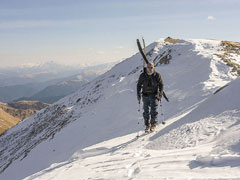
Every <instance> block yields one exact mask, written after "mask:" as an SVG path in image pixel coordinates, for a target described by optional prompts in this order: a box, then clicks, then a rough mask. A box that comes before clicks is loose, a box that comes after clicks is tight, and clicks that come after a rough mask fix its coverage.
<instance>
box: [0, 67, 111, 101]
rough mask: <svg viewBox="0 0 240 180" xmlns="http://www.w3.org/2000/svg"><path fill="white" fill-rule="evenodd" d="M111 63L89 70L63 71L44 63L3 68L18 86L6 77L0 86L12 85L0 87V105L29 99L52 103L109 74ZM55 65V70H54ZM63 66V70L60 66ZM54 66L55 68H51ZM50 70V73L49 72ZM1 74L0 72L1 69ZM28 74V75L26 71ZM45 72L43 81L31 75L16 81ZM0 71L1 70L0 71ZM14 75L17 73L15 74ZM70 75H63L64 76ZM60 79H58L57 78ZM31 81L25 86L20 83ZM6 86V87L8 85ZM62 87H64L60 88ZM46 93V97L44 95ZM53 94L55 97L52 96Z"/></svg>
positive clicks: (86, 68) (89, 68)
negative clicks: (19, 77)
mask: <svg viewBox="0 0 240 180" xmlns="http://www.w3.org/2000/svg"><path fill="white" fill-rule="evenodd" d="M113 65H114V63H106V64H100V65H97V66H90V67H81V68H80V67H79V68H75V67H74V68H72V69H71V68H70V69H68V68H69V67H67V69H64V66H63V65H58V64H55V63H47V64H43V65H41V66H39V67H38V66H33V67H29V66H27V67H24V68H22V69H21V68H11V69H10V70H7V69H5V70H4V71H6V72H3V73H4V74H3V76H10V77H9V78H12V79H14V80H16V82H17V83H18V84H19V85H16V83H14V82H12V81H11V80H9V81H8V79H9V78H7V77H6V78H3V80H4V82H5V83H4V82H3V83H2V84H1V83H0V84H1V86H3V85H4V84H6V83H8V82H9V83H10V84H14V85H11V86H4V87H0V101H2V102H11V101H21V100H32V101H42V102H46V103H53V102H55V101H57V100H59V99H60V98H62V97H64V96H66V95H68V94H71V93H73V92H75V91H76V90H77V89H78V88H79V87H80V86H82V85H83V83H86V82H89V81H91V80H93V79H94V78H96V77H97V76H99V75H100V74H103V73H104V72H106V71H108V70H109V69H110V68H111V67H112V66H113ZM55 66H56V67H55ZM62 66H63V67H62ZM54 67H55V68H54ZM50 70H51V71H50ZM53 70H54V72H55V71H56V74H55V75H52V71H53ZM2 71H3V70H2ZM29 71H30V72H29ZM38 71H40V72H42V71H44V72H45V75H46V78H45V79H44V80H47V81H43V79H42V80H39V79H38V78H37V77H34V76H32V77H31V78H29V77H28V76H26V81H25V80H24V81H19V79H18V76H25V75H24V74H26V73H32V72H38ZM0 72H1V69H0ZM16 72H17V74H16ZM66 73H67V74H69V75H70V76H66V77H65V75H67V74H66ZM60 76H61V77H60ZM56 77H60V78H57V79H53V78H56ZM0 82H1V77H0ZM24 82H25V83H26V82H30V83H27V84H21V83H24ZM9 83H8V84H9ZM61 84H64V86H62V85H61ZM56 88H57V90H58V94H57V95H56V94H55V92H56ZM46 93H47V94H46ZM52 94H54V95H52Z"/></svg>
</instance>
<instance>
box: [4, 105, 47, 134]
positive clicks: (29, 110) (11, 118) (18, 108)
mask: <svg viewBox="0 0 240 180" xmlns="http://www.w3.org/2000/svg"><path fill="white" fill-rule="evenodd" d="M47 106H49V104H46V103H41V102H38V101H17V102H11V103H1V102H0V134H2V133H3V132H5V131H6V130H7V129H9V128H11V127H12V126H14V125H16V124H17V123H19V122H20V121H22V120H24V119H26V118H27V117H29V116H31V115H33V114H35V113H36V112H38V111H39V110H41V109H43V108H45V107H47Z"/></svg>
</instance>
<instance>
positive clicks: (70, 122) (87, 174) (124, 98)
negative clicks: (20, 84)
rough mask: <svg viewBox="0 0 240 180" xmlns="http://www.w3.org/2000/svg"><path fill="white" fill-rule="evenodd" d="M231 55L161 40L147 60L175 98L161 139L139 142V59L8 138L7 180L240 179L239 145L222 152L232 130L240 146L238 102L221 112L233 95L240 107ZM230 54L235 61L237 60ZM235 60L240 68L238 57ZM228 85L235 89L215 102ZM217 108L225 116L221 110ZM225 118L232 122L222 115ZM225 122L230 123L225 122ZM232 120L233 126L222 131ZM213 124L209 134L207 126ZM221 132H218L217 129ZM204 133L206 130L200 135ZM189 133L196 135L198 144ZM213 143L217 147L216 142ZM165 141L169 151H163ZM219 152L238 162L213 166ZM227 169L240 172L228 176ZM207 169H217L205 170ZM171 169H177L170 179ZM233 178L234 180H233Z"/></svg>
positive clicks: (217, 45) (0, 166)
mask: <svg viewBox="0 0 240 180" xmlns="http://www.w3.org/2000/svg"><path fill="white" fill-rule="evenodd" d="M224 52H225V50H224V47H223V45H222V43H221V41H217V40H204V39H187V40H182V39H179V40H177V41H174V42H168V41H165V40H164V39H160V40H159V41H157V42H154V43H152V44H150V45H149V46H147V57H148V58H149V60H150V61H153V62H154V63H155V64H156V65H157V67H156V71H158V72H160V73H161V75H162V77H163V81H164V83H165V91H166V94H167V96H168V97H169V98H170V102H169V103H166V102H165V101H163V108H164V118H165V120H166V123H167V125H166V127H161V126H159V127H158V133H156V134H150V135H149V136H144V135H141V137H140V138H139V140H138V139H136V138H135V137H136V135H137V133H138V132H139V131H140V130H142V129H143V119H142V114H141V113H138V112H137V109H138V104H137V100H136V81H137V79H138V77H139V75H140V73H141V70H142V60H141V59H142V58H141V56H140V54H139V53H137V54H135V55H133V56H132V57H130V58H128V59H126V60H124V61H123V62H121V63H119V64H117V65H116V66H114V67H113V68H112V69H111V70H110V71H108V72H106V73H104V74H103V75H101V76H99V77H98V78H96V79H94V80H93V81H91V82H89V83H88V84H85V85H84V86H83V87H81V88H80V89H79V90H78V91H77V92H75V93H73V94H71V95H69V96H66V97H65V98H63V99H61V100H59V101H58V102H56V103H54V104H53V105H51V106H49V107H47V108H45V109H43V110H41V111H40V112H38V113H36V114H35V115H33V116H32V117H30V118H28V119H26V120H25V121H23V122H21V123H19V124H18V126H15V127H14V128H12V129H10V130H9V131H7V133H5V134H4V135H3V136H1V137H0V145H1V146H0V147H1V149H0V152H1V155H0V160H1V161H0V170H1V175H0V178H3V179H12V180H14V179H23V178H25V177H27V176H29V177H27V178H26V179H59V178H61V179H74V178H75V179H76V177H78V178H79V179H88V178H90V179H91V178H92V179H103V178H105V179H114V178H115V179H130V178H134V177H136V178H142V179H146V177H149V176H150V175H151V178H159V177H163V178H171V177H173V176H174V177H179V176H180V175H181V176H185V175H190V176H188V177H193V178H195V179H196V178H202V177H203V176H204V177H206V176H208V178H216V177H217V178H219V177H228V178H229V177H231V178H235V177H239V176H240V175H239V173H238V172H239V171H236V170H239V169H238V167H237V166H239V163H238V162H239V161H238V160H239V159H238V153H239V150H236V149H237V148H238V147H239V144H238V142H237V141H233V142H232V144H231V147H232V148H233V149H235V150H234V151H232V152H230V151H225V152H224V151H220V150H219V149H221V148H222V149H224V148H225V147H229V145H230V144H228V145H226V146H225V145H224V144H222V145H221V144H220V143H218V144H217V143H216V141H217V139H218V138H221V135H224V136H225V135H227V134H225V133H224V131H225V129H226V128H230V127H234V128H235V131H234V133H231V134H229V137H228V139H229V138H230V137H231V139H237V138H238V136H237V134H238V133H239V130H238V124H239V123H238V121H239V119H238V118H237V117H239V116H238V115H239V114H238V113H239V110H240V107H239V104H235V102H236V101H233V104H231V101H230V102H228V103H229V104H228V103H226V106H221V104H219V102H221V97H222V96H223V95H222V93H225V92H227V94H230V93H231V92H232V93H233V96H234V97H235V98H236V99H237V98H239V95H238V94H235V92H236V89H235V88H236V87H238V85H236V86H235V85H231V83H230V82H233V84H235V83H234V82H236V84H238V83H239V81H238V80H236V81H233V80H235V79H236V78H237V77H238V73H237V72H236V71H233V67H231V66H229V65H227V63H226V62H224V61H223V60H222V59H221V58H220V57H219V55H217V54H224ZM230 53H232V55H233V53H234V52H230ZM234 60H235V62H236V63H240V58H239V55H238V54H236V53H234ZM228 83H230V84H229V86H227V87H226V88H224V89H223V90H221V91H219V92H218V93H216V94H215V95H214V96H213V94H214V92H216V91H217V90H218V89H219V88H221V87H222V86H225V85H227V84H228ZM231 86H232V87H231ZM228 87H229V88H228ZM230 87H231V88H230ZM211 98H212V99H213V100H211ZM216 99H217V100H216ZM224 100H226V99H224ZM204 103H206V104H204ZM215 103H216V104H215ZM213 104H214V105H215V106H216V109H218V108H219V110H216V109H214V106H213ZM204 105H205V106H206V107H205V106H204ZM210 105H211V106H210ZM204 108H207V109H204ZM212 108H213V109H212ZM205 110H208V111H206V112H205ZM222 110H223V112H225V111H226V112H225V113H226V114H218V113H219V112H220V111H222ZM203 111H204V112H203ZM212 111H213V113H214V112H215V113H216V114H213V116H212V117H213V119H214V120H213V123H211V112H212ZM230 111H234V112H236V113H235V114H234V113H229V112H230ZM228 113H229V116H227V114H228ZM220 117H221V118H222V120H220V122H218V121H217V120H218V118H220ZM232 117H233V119H231V120H229V122H230V123H227V124H223V125H222V126H221V124H222V122H224V121H227V120H228V118H232ZM159 121H161V119H160V120H159ZM205 121H206V122H207V127H205V126H204V122H205ZM137 122H139V125H138V123H137ZM194 123H196V124H194ZM201 125H202V126H201ZM216 125H218V126H217V127H218V129H215V126H216ZM187 127H189V128H187ZM199 127H202V129H200V130H198V129H199ZM188 129H189V130H188ZM215 132H216V133H215ZM221 132H223V134H222V133H221ZM225 132H227V131H225ZM142 133H143V132H142V131H140V134H142ZM188 133H189V134H190V133H192V134H191V135H190V136H189V138H190V139H188V136H187V135H188ZM218 135H219V136H218ZM178 136H179V137H178ZM161 138H162V139H161ZM191 138H192V139H191ZM209 138H210V139H211V138H212V139H211V140H212V141H210V142H209ZM159 139H160V140H159ZM165 139H166V146H164V145H163V144H161V142H162V141H163V140H165ZM108 140H109V141H108ZM198 143H199V145H198ZM205 145H206V146H205ZM215 145H219V146H218V147H217V149H218V150H219V151H216V152H221V153H222V152H224V153H225V154H223V155H224V156H226V155H229V157H230V158H229V159H228V158H227V159H224V161H227V160H230V161H228V162H227V163H222V164H221V163H220V165H219V166H217V167H213V166H214V164H213V165H212V164H211V157H212V156H211V155H214V152H215V151H213V152H212V151H211V150H217V149H215ZM201 152H202V154H201ZM234 152H235V154H234ZM233 155H235V157H234V156H233ZM216 157H221V158H222V157H223V156H215V157H214V158H216ZM35 162H37V163H35ZM122 162H123V163H122ZM204 162H205V164H204ZM201 163H203V164H201ZM164 164H165V165H166V166H167V167H164ZM199 164H201V165H199ZM209 164H210V165H209ZM226 164H230V165H232V166H234V167H236V168H234V169H231V168H227V167H226ZM121 165H123V166H124V167H123V168H122V166H121ZM206 166H207V167H208V166H210V167H208V168H210V169H206V171H205V169H204V170H201V167H206ZM111 167H112V168H111ZM142 167H143V168H142ZM169 167H171V169H170V170H169V171H167V170H168V168H169ZM178 167H179V170H178V171H177V173H176V175H174V174H173V172H174V171H176V169H177V168H178ZM199 167H200V168H199ZM194 168H195V169H196V168H197V170H194ZM211 168H213V169H211ZM144 169H146V171H145V170H144ZM13 172H19V173H18V174H15V173H13ZM37 172H38V173H37ZM163 172H164V173H163ZM212 172H216V174H213V173H212ZM226 172H230V175H229V176H225V175H226ZM34 173H36V174H34ZM184 174H185V175H184ZM80 175H81V177H79V176H80ZM191 175H194V176H191ZM185 177H186V176H185Z"/></svg>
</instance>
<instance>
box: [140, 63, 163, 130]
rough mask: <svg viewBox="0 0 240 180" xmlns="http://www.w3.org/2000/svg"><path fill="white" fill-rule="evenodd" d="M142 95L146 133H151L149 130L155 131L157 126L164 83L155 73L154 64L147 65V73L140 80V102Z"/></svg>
mask: <svg viewBox="0 0 240 180" xmlns="http://www.w3.org/2000/svg"><path fill="white" fill-rule="evenodd" d="M141 94H142V99H143V109H144V112H143V118H144V123H145V126H146V129H145V132H149V130H150V131H154V129H155V127H156V125H157V115H158V112H157V108H158V102H159V100H161V98H162V94H163V81H162V78H161V75H160V74H159V73H158V72H156V71H155V69H154V64H153V63H148V64H147V68H146V71H144V72H143V73H142V74H141V75H140V77H139V79H138V83H137V98H138V101H139V102H140V100H141ZM149 109H150V112H149ZM150 115H151V120H150ZM150 125H151V126H150Z"/></svg>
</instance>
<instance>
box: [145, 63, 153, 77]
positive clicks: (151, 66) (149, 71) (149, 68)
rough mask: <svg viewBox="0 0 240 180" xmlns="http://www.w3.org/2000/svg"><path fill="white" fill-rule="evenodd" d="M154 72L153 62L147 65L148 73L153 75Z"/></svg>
mask: <svg viewBox="0 0 240 180" xmlns="http://www.w3.org/2000/svg"><path fill="white" fill-rule="evenodd" d="M153 72H154V64H153V63H152V62H150V63H148V64H147V73H148V74H149V75H151V74H152V73H153Z"/></svg>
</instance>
